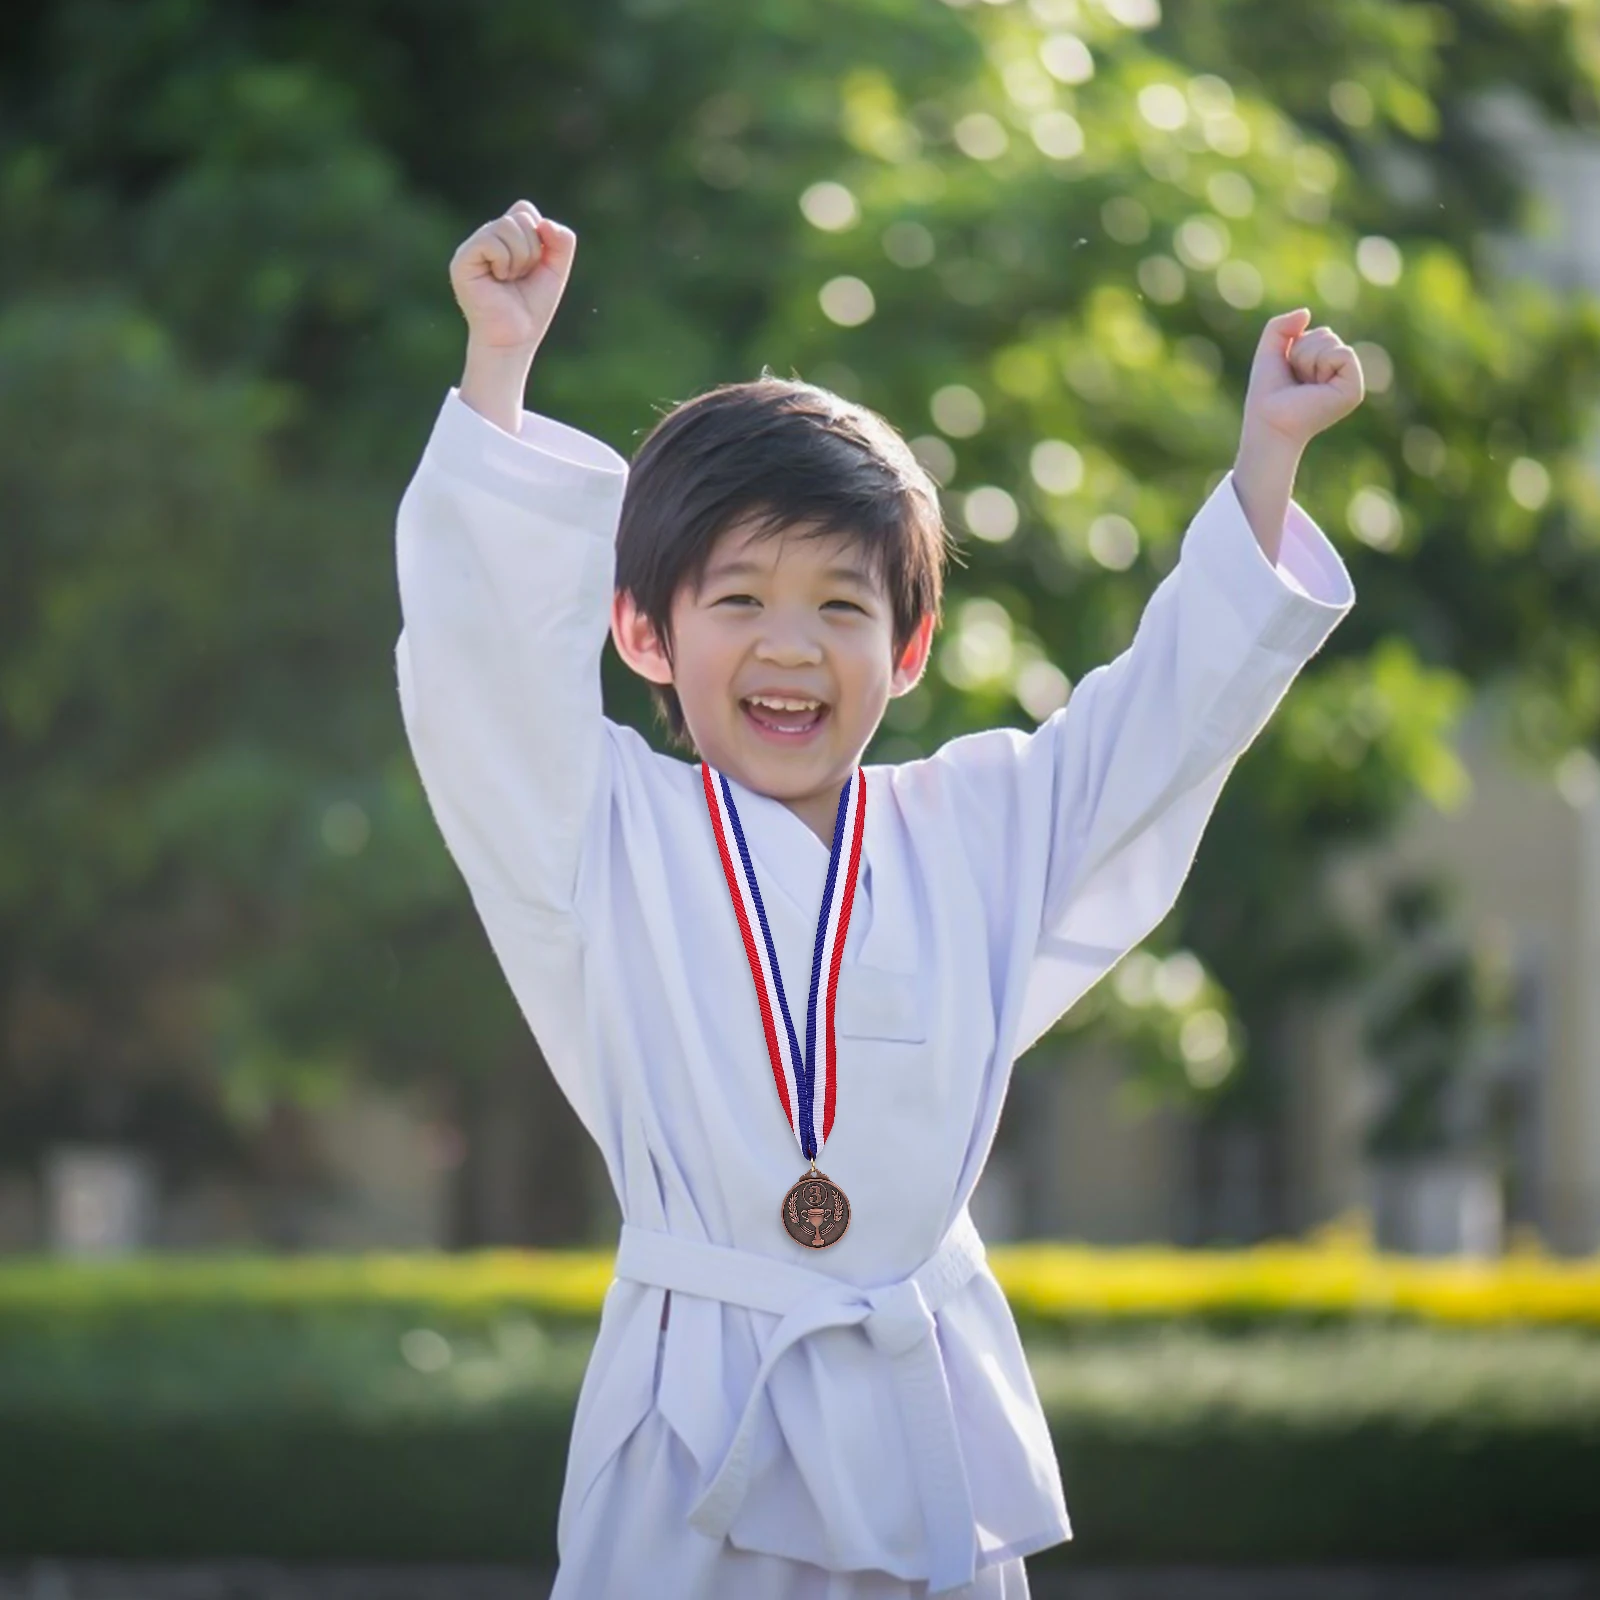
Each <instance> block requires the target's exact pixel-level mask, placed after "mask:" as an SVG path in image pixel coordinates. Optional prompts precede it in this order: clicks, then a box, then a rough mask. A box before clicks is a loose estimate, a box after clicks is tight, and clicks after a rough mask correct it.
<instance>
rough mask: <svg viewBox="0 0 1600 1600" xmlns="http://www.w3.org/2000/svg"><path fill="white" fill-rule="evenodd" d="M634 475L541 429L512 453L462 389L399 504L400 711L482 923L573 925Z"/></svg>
mask: <svg viewBox="0 0 1600 1600" xmlns="http://www.w3.org/2000/svg"><path fill="white" fill-rule="evenodd" d="M626 477H627V463H626V462H625V461H624V460H623V458H622V457H621V456H619V455H618V454H617V453H616V452H615V451H614V450H612V449H611V448H610V447H609V446H607V445H605V444H602V443H601V442H600V441H599V440H596V439H593V438H590V437H589V436H588V435H586V434H583V433H580V432H579V431H578V430H577V429H575V428H570V427H568V426H566V425H565V424H563V423H559V422H555V421H552V420H551V419H549V418H547V417H541V416H539V415H537V414H535V413H532V412H524V413H523V415H522V419H521V427H520V431H519V433H518V434H517V435H516V436H513V435H511V434H509V433H507V432H505V431H504V430H503V429H501V428H499V427H497V426H496V425H495V424H494V423H492V422H490V421H488V420H487V419H486V418H484V417H482V416H480V415H479V414H478V413H477V412H475V411H474V410H473V409H472V408H471V407H470V406H468V405H467V404H466V402H465V401H463V400H462V399H461V396H460V392H459V391H458V390H456V389H451V390H450V391H449V393H448V394H447V395H446V397H445V400H444V404H443V405H442V406H441V407H440V410H439V415H438V418H437V420H436V422H435V424H434V428H433V432H432V435H431V436H430V438H429V440H428V443H427V447H426V449H425V450H424V452H423V455H422V459H421V461H420V463H419V464H418V466H417V470H416V473H415V474H414V476H413V477H412V479H411V482H410V484H409V486H408V487H407V489H406V491H405V494H404V496H403V498H402V500H401V503H400V510H399V516H398V519H397V525H396V565H397V568H398V577H399V588H400V607H401V614H402V618H403V625H402V629H401V633H400V638H399V641H398V643H397V645H396V648H395V668H396V675H397V678H398V684H399V694H400V705H401V712H402V715H403V717H404V720H405V727H406V734H407V737H408V739H409V740H410V744H411V750H412V754H413V757H414V759H415V761H416V764H417V770H418V772H419V774H420V776H421V779H422V784H423V787H424V789H425V790H426V792H427V795H428V800H429V804H430V806H431V807H432V810H433V813H434V816H435V818H436V820H437V821H438V824H439V829H440V832H441V833H442V834H443V835H444V839H445V842H446V844H447V845H448V846H449V849H450V852H451V854H452V856H453V857H454V858H455V861H456V864H457V866H458V867H459V868H460V870H461V873H462V875H463V877H464V878H465V879H466V880H467V883H468V885H469V887H471V889H472V890H473V893H474V898H475V899H476V900H478V902H479V904H480V906H482V905H483V904H484V903H485V902H487V901H493V902H502V903H509V904H513V905H516V906H518V907H520V908H522V909H523V910H524V911H527V912H532V913H534V917H533V920H534V921H535V922H537V921H538V920H540V916H541V914H542V915H543V916H544V917H545V918H546V919H548V918H557V919H559V918H562V917H565V916H567V915H569V914H570V913H571V911H572V909H573V902H574V895H575V890H576V882H577V875H578V868H579V860H580V856H581V853H582V848H583V843H584V839H585V836H586V834H587V833H588V832H589V831H590V829H591V825H592V824H593V822H594V813H595V808H596V804H597V794H596V790H597V785H598V783H599V781H600V774H601V764H602V761H603V759H604V751H605V748H606V739H605V735H604V726H603V721H604V719H603V715H602V711H601V699H600V652H601V649H602V647H603V645H604V643H605V639H606V634H607V630H608V627H609V618H610V603H611V593H612V582H613V577H614V574H615V570H616V556H615V539H616V526H617V520H618V517H619V515H620V510H621V502H622V493H623V488H624V485H625V482H626Z"/></svg>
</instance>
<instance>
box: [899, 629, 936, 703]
mask: <svg viewBox="0 0 1600 1600" xmlns="http://www.w3.org/2000/svg"><path fill="white" fill-rule="evenodd" d="M932 648H933V617H932V616H931V615H929V616H926V617H924V618H923V619H922V621H921V622H919V623H918V624H917V627H916V631H915V632H914V633H913V634H912V635H911V638H910V639H909V640H908V641H907V643H906V647H905V649H904V650H902V651H901V652H900V659H899V660H898V661H897V662H896V663H895V667H894V676H893V677H892V678H891V679H890V680H889V693H890V695H901V694H907V693H909V692H910V691H911V690H912V689H914V688H916V686H917V684H918V682H919V681H920V680H921V678H922V673H923V670H924V668H926V666H927V665H928V652H929V650H931V649H932Z"/></svg>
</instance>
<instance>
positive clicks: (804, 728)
mask: <svg viewBox="0 0 1600 1600" xmlns="http://www.w3.org/2000/svg"><path fill="white" fill-rule="evenodd" d="M739 705H740V708H741V709H742V710H743V712H744V714H745V716H747V717H748V718H749V719H750V721H751V722H752V723H754V724H755V726H756V727H757V728H758V729H759V730H760V731H761V732H762V733H764V734H767V735H768V736H769V737H773V738H778V739H803V738H805V736H806V735H807V734H809V733H812V732H814V731H815V730H816V729H817V728H818V727H819V726H820V725H821V723H822V720H823V718H824V717H826V716H827V714H828V707H827V705H826V704H825V703H824V702H823V701H821V700H811V699H808V698H805V697H803V696H798V695H796V696H792V697H791V696H788V695H763V694H753V695H747V696H746V697H745V698H744V699H743V700H741V701H740V702H739Z"/></svg>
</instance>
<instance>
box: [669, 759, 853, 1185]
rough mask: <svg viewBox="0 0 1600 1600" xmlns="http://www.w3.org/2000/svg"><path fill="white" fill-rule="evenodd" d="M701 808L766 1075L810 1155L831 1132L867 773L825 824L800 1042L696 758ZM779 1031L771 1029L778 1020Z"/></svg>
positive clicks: (733, 839)
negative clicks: (739, 948) (837, 1019)
mask: <svg viewBox="0 0 1600 1600" xmlns="http://www.w3.org/2000/svg"><path fill="white" fill-rule="evenodd" d="M700 778H701V782H702V784H703V786H704V788H705V794H706V809H707V810H708V811H709V812H710V813H711V828H712V831H713V832H714V833H715V835H716V840H717V854H718V856H719V857H720V858H721V860H722V872H723V876H724V877H725V878H726V879H727V882H728V895H729V898H730V899H731V900H732V901H733V912H734V916H735V917H736V918H737V919H738V922H739V936H740V938H741V939H742V940H743V941H744V952H745V955H746V957H747V958H748V960H749V962H750V976H751V977H752V978H753V979H754V980H755V986H756V1000H757V1003H758V1004H759V1006H760V1008H761V1027H762V1031H763V1032H764V1033H765V1034H766V1039H767V1055H768V1057H769V1058H770V1060H771V1062H772V1076H773V1079H774V1080H775V1081H776V1083H777V1086H778V1098H779V1099H780V1100H781V1101H782V1102H783V1110H784V1115H785V1116H787V1117H788V1119H789V1126H790V1127H792V1128H793V1129H794V1132H795V1137H796V1138H797V1139H798V1140H799V1141H800V1153H801V1154H802V1155H803V1156H804V1157H805V1158H806V1160H808V1161H812V1162H814V1161H815V1160H816V1159H817V1153H818V1152H819V1151H820V1150H821V1149H822V1146H823V1145H824V1144H825V1143H826V1142H827V1138H828V1135H829V1134H830V1133H831V1132H832V1131H833V1112H834V1104H835V1101H836V1098H837V1095H836V1091H837V1087H838V1054H837V1051H836V1049H835V1047H834V1023H833V1013H834V997H835V995H836V994H837V992H838V988H839V966H840V962H841V960H842V959H843V956H844V941H845V935H846V934H847V933H848V932H849V930H850V913H851V911H852V909H853V908H854V906H855V895H856V876H857V872H858V870H859V868H860V866H861V840H862V836H863V833H864V831H865V824H866V815H867V778H866V774H865V773H864V772H863V771H862V770H861V769H860V768H859V767H857V768H856V770H855V771H854V772H853V773H852V774H851V775H850V777H849V778H848V779H846V780H845V784H844V787H843V788H842V789H840V791H839V809H838V812H837V814H836V816H835V818H834V824H833V849H832V851H831V852H830V853H829V856H828V877H827V882H826V883H825V885H824V886H823V890H822V907H821V909H820V911H819V912H818V913H817V938H816V945H815V948H814V950H813V952H812V960H811V993H810V997H809V998H808V1000H807V1002H806V1017H805V1047H804V1049H802V1048H801V1044H800V1039H799V1036H798V1035H797V1033H796V1032H795V1026H794V1021H793V1019H792V1017H791V1016H790V1014H789V1003H788V1000H787V999H786V998H785V996H784V992H783V975H782V974H781V973H780V972H779V971H778V952H777V950H776V949H775V948H774V946H773V943H772V932H771V930H770V929H769V928H768V926H767V913H766V908H765V907H764V906H763V905H762V903H761V888H760V885H759V884H758V883H757V882H756V869H755V864H754V863H753V862H752V861H751V859H750V849H749V846H748V845H747V844H746V843H745V837H744V828H743V826H742V825H741V824H740V821H739V812H738V808H737V807H736V806H735V805H734V803H733V791H732V790H731V789H730V788H729V787H728V780H727V779H726V778H725V777H723V776H722V774H721V773H720V772H717V771H716V770H715V769H714V768H713V767H711V766H709V765H708V764H707V763H705V762H702V763H701V764H700ZM780 1022H781V1024H782V1027H783V1036H782V1037H780V1036H779V1032H778V1028H779V1024H780Z"/></svg>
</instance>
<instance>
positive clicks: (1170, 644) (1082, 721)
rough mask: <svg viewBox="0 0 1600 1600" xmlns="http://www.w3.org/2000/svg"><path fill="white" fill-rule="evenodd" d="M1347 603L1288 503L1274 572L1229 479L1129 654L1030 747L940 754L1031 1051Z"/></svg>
mask: <svg viewBox="0 0 1600 1600" xmlns="http://www.w3.org/2000/svg"><path fill="white" fill-rule="evenodd" d="M1354 603H1355V591H1354V588H1353V586H1352V584H1351V582H1350V577H1349V573H1348V572H1347V571H1346V569H1345V565H1344V563H1343V561H1342V560H1341V559H1340V557H1339V554H1338V552H1337V551H1336V550H1335V549H1334V547H1333V545H1332V544H1331V543H1330V541H1329V540H1328V538H1327V536H1326V535H1325V534H1324V533H1323V532H1322V530H1321V529H1320V528H1319V527H1318V526H1317V525H1316V523H1315V522H1314V521H1313V520H1312V519H1311V518H1310V517H1309V516H1308V515H1307V514H1306V512H1305V511H1304V510H1303V509H1302V508H1301V507H1300V506H1299V505H1298V504H1296V503H1293V502H1291V504H1290V507H1289V511H1288V515H1287V517H1286V519H1285V523H1284V529H1283V539H1282V544H1281V548H1280V553H1279V559H1278V563H1277V564H1276V565H1274V564H1273V563H1271V562H1270V561H1268V559H1267V557H1266V555H1265V553H1264V552H1263V551H1262V549H1261V547H1260V545H1259V544H1258V543H1257V541H1256V538H1255V535H1254V534H1253V533H1252V531H1251V529H1250V524H1249V521H1248V519H1247V518H1246V516H1245V513H1244V509H1243V507H1242V506H1241V505H1240V503H1239V498H1238V495H1237V493H1236V491H1235V489H1234V486H1233V475H1232V473H1231V472H1230V473H1229V474H1227V475H1226V476H1225V477H1224V478H1223V479H1222V481H1221V482H1220V483H1219V484H1218V485H1217V487H1216V489H1215V490H1214V491H1213V492H1212V493H1211V495H1210V496H1209V497H1208V498H1207V499H1206V501H1205V503H1204V504H1203V505H1202V506H1201V508H1200V510H1199V511H1198V512H1197V513H1196V515H1195V516H1194V518H1193V520H1192V521H1191V523H1190V524H1189V527H1188V528H1187V530H1186V531H1185V534H1184V538H1183V542H1182V545H1181V548H1180V553H1179V559H1178V562H1177V564H1176V566H1175V567H1174V568H1173V570H1172V571H1171V572H1170V573H1169V574H1168V575H1167V576H1166V577H1165V578H1164V579H1163V580H1162V582H1161V583H1160V584H1159V585H1158V587H1157V588H1156V590H1155V592H1154V593H1153V594H1152V596H1151V598H1150V600H1149V602H1148V604H1147V605H1146V607H1145V610H1144V613H1143V615H1142V616H1141V618H1140V621H1139V625H1138V628H1137V629H1136V631H1135V635H1134V639H1133V642H1132V643H1131V644H1130V645H1129V647H1128V648H1127V649H1126V650H1125V651H1123V653H1122V654H1121V655H1119V656H1118V657H1117V658H1116V659H1115V660H1113V661H1111V662H1108V663H1107V664H1105V665H1104V666H1101V667H1098V668H1096V669H1095V670H1094V671H1093V672H1090V673H1088V674H1086V675H1085V676H1084V678H1083V679H1082V680H1081V681H1080V682H1079V683H1078V685H1077V686H1076V688H1075V689H1074V690H1073V692H1072V694H1071V696H1070V697H1069V699H1068V701H1067V704H1066V705H1065V706H1063V707H1062V708H1061V709H1060V710H1059V711H1057V712H1056V713H1055V714H1054V715H1053V716H1051V717H1050V718H1048V719H1047V720H1046V721H1045V722H1043V723H1041V724H1040V726H1039V727H1038V728H1037V729H1035V730H1034V731H1033V732H1032V733H1031V734H1024V733H1022V732H1019V731H1016V730H1011V729H996V730H992V731H991V732H989V733H984V734H978V735H973V736H970V737H968V738H966V739H959V740H955V741H952V742H951V744H949V745H947V746H946V747H945V748H944V750H943V751H941V752H940V756H939V757H937V758H936V760H938V759H943V760H945V761H946V762H947V765H948V772H947V782H948V789H949V793H950V795H951V796H953V797H954V799H955V801H956V804H957V806H958V808H959V809H960V810H961V811H962V812H964V815H963V816H962V817H961V818H960V821H959V823H958V826H959V827H960V830H961V833H962V836H963V837H964V838H965V839H967V840H969V841H973V842H974V849H973V857H972V861H973V867H974V870H975V872H976V874H977V877H978V880H979V882H980V885H984V886H989V887H988V888H987V890H986V894H987V898H986V905H987V914H988V916H989V920H990V929H991V944H992V946H994V947H996V958H995V962H994V978H995V982H996V984H997V986H1000V987H1002V988H1003V990H1004V993H1002V994H997V995H996V997H995V998H996V1000H997V1002H999V1004H1000V1007H1001V1010H1002V1011H1003V1012H1004V1013H1007V1014H1009V1018H1010V1021H1011V1023H1012V1028H1013V1037H1014V1038H1015V1041H1016V1042H1015V1046H1014V1049H1015V1051H1016V1052H1019V1053H1020V1051H1022V1050H1024V1049H1026V1048H1027V1046H1028V1045H1029V1044H1031V1043H1033V1042H1034V1040H1036V1039H1037V1038H1038V1036H1039V1035H1040V1034H1041V1033H1043V1032H1044V1030H1045V1029H1046V1028H1048V1027H1049V1026H1050V1025H1051V1024H1052V1023H1053V1022H1054V1021H1055V1020H1056V1019H1057V1018H1058V1017H1059V1016H1061V1015H1062V1013H1063V1012H1065V1011H1066V1010H1067V1009H1068V1007H1070V1006H1071V1005H1072V1004H1073V1002H1074V1001H1076V1000H1077V999H1078V998H1079V997H1080V996H1081V995H1082V994H1083V993H1084V992H1085V991H1086V990H1087V989H1089V988H1090V987H1091V986H1092V985H1093V984H1094V983H1095V982H1096V981H1097V980H1098V979H1099V978H1100V977H1101V976H1103V975H1104V974H1105V973H1106V972H1107V971H1108V970H1109V969H1110V967H1112V966H1113V965H1114V964H1115V963H1116V962H1117V961H1118V960H1119V959H1120V958H1121V956H1123V955H1124V954H1125V953H1126V952H1127V951H1128V950H1130V949H1132V948H1133V947H1134V946H1135V945H1137V944H1138V943H1139V942H1140V940H1142V939H1143V938H1144V937H1145V936H1146V935H1147V934H1149V933H1150V931H1151V930H1152V929H1153V928H1154V927H1155V926H1156V925H1157V924H1158V923H1159V922H1160V921H1161V919H1162V918H1163V917H1164V916H1165V915H1166V913H1167V912H1168V911H1169V910H1170V909H1171V908H1172V905H1173V903H1174V901H1175V900H1176V899H1177V896H1178V891H1179V890H1180V888H1181V887H1182V886H1183V881H1184V879H1185V878H1186V877H1187V876H1188V873H1189V868H1190V866H1191V864H1192V863H1193V861H1194V856H1195V851H1196V849H1197V848H1198V846H1199V843H1200V838H1201V835H1202V833H1203V831H1204V829H1205V826H1206V823H1207V822H1208V821H1209V820H1210V817H1211V814H1212V811H1213V810H1214V809H1215V806H1216V801H1217V797H1218V795H1219V794H1220V793H1221V790H1222V786H1223V784H1224V782H1225V781H1226V779H1227V777H1228V774H1229V772H1230V771H1231V770H1232V768H1233V765H1234V763H1235V762H1236V761H1237V760H1238V758H1239V756H1240V755H1241V754H1242V753H1243V752H1244V751H1245V750H1246V749H1247V748H1248V747H1249V745H1250V744H1251V743H1252V741H1253V740H1254V739H1255V737H1256V735H1257V734H1258V733H1259V732H1260V731H1261V729H1262V727H1263V726H1264V725H1265V724H1266V722H1267V719H1268V718H1269V717H1270V716H1271V714H1272V712H1273V710H1274V709H1275V708H1276V706H1277V705H1278V702H1279V701H1280V700H1281V699H1282V698H1283V695H1284V693H1285V691H1286V690H1287V689H1288V687H1289V685H1290V683H1291V682H1293V680H1294V678H1295V676H1296V675H1297V674H1298V673H1299V671H1300V669H1301V668H1302V667H1303V666H1304V665H1305V664H1306V662H1307V661H1309V660H1310V659H1311V657H1312V656H1314V655H1315V654H1316V653H1317V651H1318V650H1319V649H1321V647H1322V645H1323V643H1324V642H1325V641H1326V639H1327V638H1328V635H1329V634H1330V633H1331V632H1332V631H1333V629H1334V628H1335V626H1337V624H1338V623H1339V622H1340V621H1341V620H1342V619H1343V618H1344V616H1345V615H1346V614H1347V613H1348V612H1349V610H1350V608H1351V607H1352V606H1353V605H1354Z"/></svg>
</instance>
